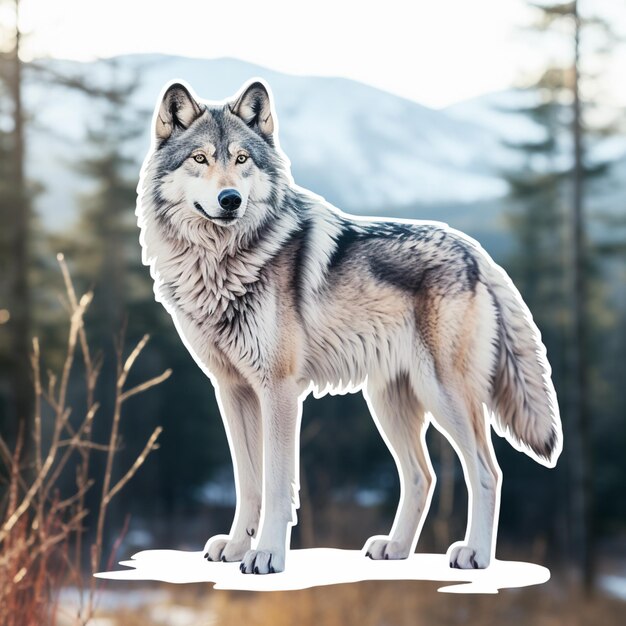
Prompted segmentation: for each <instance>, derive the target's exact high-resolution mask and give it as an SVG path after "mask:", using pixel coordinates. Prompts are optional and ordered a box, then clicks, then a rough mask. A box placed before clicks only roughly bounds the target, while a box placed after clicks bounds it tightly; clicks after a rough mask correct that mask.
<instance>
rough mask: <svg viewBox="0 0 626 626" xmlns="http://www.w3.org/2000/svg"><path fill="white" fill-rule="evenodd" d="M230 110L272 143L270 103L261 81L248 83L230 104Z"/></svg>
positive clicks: (272, 120) (272, 131)
mask: <svg viewBox="0 0 626 626" xmlns="http://www.w3.org/2000/svg"><path fill="white" fill-rule="evenodd" d="M230 110H231V111H232V112H233V113H234V114H235V115H237V116H238V117H240V118H241V119H242V120H243V121H244V122H245V123H246V124H247V125H248V126H249V127H250V128H251V129H252V130H254V131H255V132H256V133H258V134H259V135H261V137H263V139H265V140H266V141H267V142H268V143H270V144H272V145H273V144H274V139H273V133H274V118H273V117H272V103H271V99H270V94H269V93H268V91H267V87H266V86H265V85H264V84H263V83H261V82H258V81H256V82H254V83H252V84H251V85H248V87H246V88H245V89H244V90H243V92H242V94H241V95H240V96H239V97H238V98H237V100H236V101H235V102H234V103H233V104H231V105H230Z"/></svg>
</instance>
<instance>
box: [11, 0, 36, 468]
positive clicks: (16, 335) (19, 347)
mask: <svg viewBox="0 0 626 626" xmlns="http://www.w3.org/2000/svg"><path fill="white" fill-rule="evenodd" d="M19 5H20V3H19V0H15V45H14V48H13V50H12V51H11V53H10V65H9V72H10V75H9V77H8V87H9V93H10V97H11V99H12V101H13V112H12V113H13V131H12V142H11V143H12V158H13V168H12V174H13V181H12V183H13V194H12V208H13V210H12V212H11V224H12V226H13V238H12V241H11V243H10V249H11V264H12V270H13V271H12V284H11V295H10V297H11V310H10V314H11V320H10V323H11V325H12V328H11V338H12V345H11V352H12V353H11V360H12V378H13V384H12V387H13V389H12V391H13V394H12V395H13V415H12V416H11V418H12V419H11V421H12V424H10V426H9V431H10V436H11V435H12V436H13V437H15V436H16V435H17V432H18V430H19V429H20V425H21V428H23V433H24V437H25V440H24V447H23V450H24V453H23V454H24V456H25V457H27V456H28V454H29V450H30V439H31V436H32V431H33V429H32V421H33V418H32V411H33V399H32V397H33V392H32V384H31V373H30V359H29V355H30V351H31V345H30V331H31V319H30V297H29V284H28V268H29V246H28V242H29V222H30V201H29V197H28V192H27V189H26V178H25V174H24V161H25V138H24V110H23V105H22V63H21V61H20V57H19V52H20V30H19V24H18V17H19Z"/></svg>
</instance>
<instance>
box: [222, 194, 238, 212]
mask: <svg viewBox="0 0 626 626" xmlns="http://www.w3.org/2000/svg"><path fill="white" fill-rule="evenodd" d="M217 201H218V202H219V203H220V206H221V207H222V208H223V209H225V210H226V211H236V210H237V209H238V208H239V207H240V206H241V194H240V193H239V192H238V191H237V190H236V189H224V191H220V195H219V196H217Z"/></svg>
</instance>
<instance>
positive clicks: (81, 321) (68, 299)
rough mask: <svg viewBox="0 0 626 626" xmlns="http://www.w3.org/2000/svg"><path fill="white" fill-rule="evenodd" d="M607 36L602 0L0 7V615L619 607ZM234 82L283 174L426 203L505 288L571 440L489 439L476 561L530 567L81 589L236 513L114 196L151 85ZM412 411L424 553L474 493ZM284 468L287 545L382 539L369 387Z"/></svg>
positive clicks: (507, 617) (619, 98)
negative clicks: (501, 583) (430, 472)
mask: <svg viewBox="0 0 626 626" xmlns="http://www.w3.org/2000/svg"><path fill="white" fill-rule="evenodd" d="M625 36H626V3H625V2H624V1H623V0H617V1H615V0H611V1H609V0H606V1H603V0H595V1H593V2H592V1H591V0H579V1H578V2H576V1H575V2H566V3H551V2H540V3H536V2H530V3H527V2H525V1H524V0H498V1H496V0H475V1H474V2H472V3H463V2H461V1H455V0H441V1H440V2H438V3H436V4H435V3H425V2H424V3H416V5H415V6H414V7H412V8H411V9H409V8H407V7H406V6H405V5H404V4H402V3H401V2H396V1H388V2H386V3H385V5H384V7H383V6H377V7H376V8H367V9H366V8H365V7H364V6H360V5H357V4H355V3H352V2H346V3H342V4H341V5H338V3H332V2H326V1H322V2H317V3H315V5H313V4H312V3H311V4H310V5H301V4H300V3H286V2H278V1H276V2H265V3H262V5H257V4H255V3H253V2H248V1H247V0H241V1H240V2H238V3H237V5H236V7H234V6H233V5H232V3H223V6H222V5H221V4H219V3H216V2H192V1H190V0H179V1H178V2H176V3H175V5H174V4H171V3H165V2H164V3H154V2H152V3H149V2H135V3H128V2H126V3H124V2H121V1H118V0H114V1H112V2H108V3H106V4H105V3H96V2H93V3H85V2H83V3H80V2H76V1H73V0H58V1H57V2H44V0H21V1H20V0H0V52H1V56H0V215H1V219H2V221H1V228H0V263H1V270H0V435H1V437H2V440H1V441H0V478H1V479H2V482H0V507H1V508H0V524H1V526H0V587H2V588H3V589H4V592H3V593H4V595H3V596H2V602H0V606H1V607H2V608H0V622H1V623H4V624H7V625H8V624H16V625H17V624H19V625H21V626H23V625H24V624H55V623H58V624H76V623H83V624H85V623H89V624H96V623H97V624H98V625H100V626H102V625H103V624H106V625H107V626H109V625H110V626H114V625H116V624H125V625H131V626H132V625H133V624H174V625H181V626H183V625H187V624H189V625H192V624H193V625H203V624H214V623H219V624H222V623H224V624H231V623H232V624H238V623H240V622H241V621H244V620H245V621H246V622H248V623H251V624H269V623H272V624H292V623H294V622H296V620H297V621H299V622H300V623H301V624H302V625H303V626H305V625H307V624H331V625H333V624H372V625H380V626H382V625H383V624H416V623H418V624H430V623H437V624H456V623H474V622H476V623H479V622H480V623H484V624H492V623H493V624H499V623H502V622H504V621H506V622H508V623H533V624H540V625H541V624H561V623H563V624H565V623H567V624H577V623H580V624H586V623H590V622H591V621H592V620H603V621H602V623H606V624H613V623H615V624H617V623H623V622H620V620H623V613H624V609H625V608H626V497H625V496H626V493H625V487H624V485H625V484H626V454H625V450H626V422H625V419H624V417H625V415H626V391H625V389H626V375H625V371H626V368H625V366H624V363H625V359H626V263H625V261H626V81H624V69H625V67H626V45H625V43H624V42H625V39H624V37H625ZM255 76H260V77H262V78H264V79H265V80H267V81H268V82H269V84H270V86H271V88H272V90H273V93H274V97H275V101H276V110H277V114H278V121H279V136H280V142H281V145H282V148H283V149H284V151H285V152H286V153H287V155H288V156H289V158H290V160H291V163H292V171H293V175H294V178H295V180H296V182H297V183H298V184H299V185H301V186H303V187H306V188H309V189H311V190H313V191H314V192H315V193H317V194H320V195H322V196H324V197H325V198H326V199H327V200H328V201H329V202H331V203H332V204H334V205H336V206H338V207H340V208H341V209H343V210H344V211H348V212H352V213H356V214H363V215H379V216H388V217H391V216H394V217H408V218H419V219H428V220H440V221H444V222H447V223H449V224H450V225H451V226H453V227H455V228H457V229H460V230H462V231H464V232H466V233H468V234H469V235H471V236H473V237H475V238H477V239H478V240H479V241H480V243H481V244H482V245H483V247H484V248H485V249H486V250H487V251H488V252H489V253H490V254H491V255H492V256H493V257H494V259H495V260H496V261H497V262H498V263H500V264H501V265H502V266H503V267H505V268H506V270H507V271H508V272H509V274H510V275H511V277H512V278H513V280H514V282H515V283H516V285H517V287H518V288H519V290H520V291H521V293H522V295H523V296H524V299H525V300H526V302H527V304H528V306H529V308H530V310H531V311H532V313H533V315H534V318H535V321H536V322H537V324H538V326H539V328H540V330H541V332H542V335H543V339H544V342H545V344H546V346H547V349H548V357H549V360H550V363H551V365H552V369H553V377H554V381H555V385H556V388H557V392H558V397H559V403H560V407H561V414H562V419H563V426H564V433H565V440H564V441H565V443H564V449H563V454H562V456H561V458H560V460H559V463H558V465H557V467H556V468H555V469H552V470H548V469H546V468H543V467H541V466H539V465H537V464H536V463H534V462H533V461H532V460H530V459H529V458H528V457H526V456H524V455H522V454H519V453H517V452H516V451H514V450H513V449H512V448H511V447H510V446H509V445H508V444H507V443H506V442H504V441H503V440H501V439H500V438H498V437H497V436H494V446H495V449H496V453H497V456H498V458H499V462H500V465H501V467H502V471H503V474H504V483H503V489H502V512H501V515H500V526H499V533H498V549H497V556H498V557H499V558H501V559H521V560H532V561H535V562H538V563H541V564H544V565H547V566H548V567H550V568H551V570H552V579H551V580H550V582H549V583H547V584H545V585H543V586H541V587H538V588H530V589H522V590H517V591H503V592H501V593H500V594H499V595H498V596H494V597H486V596H483V597H480V596H477V597H456V596H455V597H453V598H450V597H448V596H444V595H443V594H437V593H436V588H437V585H436V584H430V583H419V582H413V583H389V582H385V583H382V582H381V583H374V582H372V583H359V584H353V585H341V586H337V587H332V588H319V589H315V590H307V591H302V592H291V593H274V594H265V595H260V594H257V595H254V594H251V593H229V592H223V591H214V590H213V589H212V588H210V586H188V587H185V588H172V587H169V586H166V585H156V584H154V585H148V584H145V585H140V584H128V583H127V584H123V585H116V584H113V583H108V584H107V585H106V587H98V588H93V585H92V582H91V576H90V574H91V571H92V570H95V571H97V570H99V569H103V568H104V567H105V566H107V564H108V565H111V564H114V563H115V562H116V561H117V560H120V559H123V558H128V557H129V556H130V555H131V554H132V553H134V552H136V551H138V550H141V549H145V548H177V549H189V550H200V549H201V548H202V547H203V545H204V542H205V541H206V539H207V538H208V537H209V536H211V535H213V534H215V533H223V532H227V531H228V529H229V527H230V523H231V520H232V514H233V510H234V502H235V499H234V496H235V494H234V484H233V475H232V468H231V461H230V455H229V451H228V446H227V441H226V436H225V432H224V429H223V426H222V422H221V419H220V416H219V413H218V410H217V405H216V402H215V398H214V394H213V390H212V387H211V384H210V383H209V381H208V380H207V379H206V378H205V377H204V375H203V374H202V372H201V371H200V370H199V369H198V367H197V366H196V365H195V363H194V362H193V360H192V359H191V357H190V356H189V354H188V353H187V351H186V350H185V348H184V346H183V345H182V343H181V341H180V339H179V337H178V335H177V333H176V331H175V329H174V326H173V324H172V322H171V319H170V318H169V316H168V315H167V314H166V312H165V311H164V309H163V308H162V307H161V306H160V305H158V304H156V303H155V302H154V299H153V292H152V281H151V279H150V276H149V272H148V270H147V268H145V267H143V266H142V264H141V249H140V246H139V243H138V229H137V227H136V221H135V215H134V207H135V197H136V194H135V188H136V184H137V180H138V174H139V167H140V165H141V161H142V159H143V157H144V156H145V154H146V152H147V149H148V147H149V141H150V119H151V115H152V110H153V107H154V105H155V102H156V98H157V96H158V94H159V91H160V89H161V88H162V86H163V85H164V84H165V83H166V82H167V81H170V80H172V79H175V78H178V79H184V80H186V81H188V82H189V83H190V84H191V85H192V86H193V88H194V89H195V91H196V92H197V93H198V94H199V95H200V96H201V97H203V98H206V99H211V100H219V99H223V98H226V97H229V96H231V95H233V94H234V93H235V92H236V91H237V90H238V89H239V88H240V86H241V85H242V84H243V83H244V82H245V81H247V80H249V79H250V78H252V77H255ZM58 253H63V255H64V256H63V259H62V260H61V262H59V261H58V259H57V254H58ZM62 270H64V271H66V275H65V278H64V275H63V272H62ZM68 276H71V281H72V283H71V284H72V285H73V288H74V289H75V290H76V298H75V299H74V298H73V297H72V291H71V288H70V289H69V291H68V284H70V283H69V282H68ZM84 293H92V294H93V301H92V302H89V301H88V300H89V298H90V297H91V296H87V297H86V298H85V299H83V300H81V299H80V297H81V295H82V294H84ZM71 320H73V325H70V321H71ZM146 333H148V334H149V335H150V340H149V342H148V343H147V344H146V345H145V347H144V346H143V344H142V345H141V346H140V348H142V350H141V354H139V355H138V357H137V359H136V360H135V361H134V363H133V364H132V371H127V370H126V369H125V368H124V366H123V361H124V359H126V357H127V356H128V355H129V354H130V353H131V351H132V348H133V346H135V345H136V344H137V342H139V341H140V340H141V338H142V337H143V336H144V334H146ZM33 337H38V338H39V341H38V343H35V344H33ZM68 337H69V339H68ZM72 342H73V343H72ZM122 345H123V346H125V347H124V348H122ZM68 353H69V357H68ZM33 355H35V358H33ZM120 360H121V361H120ZM120 362H121V365H120ZM127 365H129V364H128V363H127ZM33 368H34V369H33ZM129 368H130V365H129ZM129 368H128V369H129ZM170 369H171V375H169V377H168V374H169V370H170ZM120 377H122V378H123V380H121V378H120ZM155 377H156V378H155ZM144 381H146V387H151V388H150V389H147V390H146V392H145V394H143V395H141V396H140V397H136V398H135V397H133V398H132V399H131V397H130V396H133V395H134V392H133V394H130V395H129V396H128V397H124V398H121V394H123V390H124V389H131V390H132V389H135V390H138V388H137V387H133V385H142V384H143V382H144ZM120 382H121V384H120ZM38 384H40V385H41V388H39V389H38ZM126 400H128V401H126ZM122 404H123V405H124V406H123V410H122ZM161 428H162V429H163V430H162V432H161V430H160V429H161ZM430 431H431V432H429V434H428V440H429V448H430V450H431V456H432V458H433V464H434V467H435V470H436V473H437V475H438V483H437V491H436V492H435V497H434V500H433V504H432V507H431V511H430V515H429V517H428V520H427V521H426V525H425V527H424V531H423V535H422V538H421V539H420V543H419V545H418V550H419V551H422V552H433V551H435V552H444V551H445V550H446V549H447V547H448V545H449V544H450V543H451V542H453V541H456V540H458V539H462V537H463V535H464V530H465V523H466V503H467V495H466V488H465V485H464V482H463V476H462V472H461V467H460V464H459V462H458V460H457V458H456V456H455V455H454V452H453V450H452V449H451V448H450V446H449V445H448V444H447V443H446V442H445V440H444V439H443V438H442V437H441V436H440V435H439V433H437V432H436V431H435V432H432V431H434V429H432V428H431V429H430ZM301 463H302V467H301V484H302V492H301V501H302V506H301V509H300V511H299V515H298V518H299V522H298V526H297V527H295V528H294V532H293V539H292V547H295V548H302V547H313V546H329V547H341V548H350V549H360V548H361V547H362V545H363V543H364V542H365V540H366V539H367V538H368V537H369V536H370V535H372V534H382V533H386V532H388V530H389V528H390V525H391V523H392V520H393V514H394V512H395V508H396V504H397V499H398V495H399V483H398V479H397V475H396V471H395V466H394V463H393V460H392V458H391V455H390V454H389V452H388V451H387V449H386V448H385V446H384V443H383V442H382V440H381V439H380V437H379V435H378V433H377V431H376V428H375V426H374V424H373V422H372V420H371V419H370V417H369V415H368V412H367V409H366V406H365V403H364V401H363V399H362V398H361V397H360V395H354V396H339V397H326V398H324V399H321V400H317V401H314V400H308V401H307V402H306V404H305V411H304V418H303V425H302V442H301ZM118 487H119V488H118ZM111 491H113V493H111ZM113 496H114V498H113ZM94 546H95V548H94ZM87 597H89V598H90V599H89V600H87V599H86V598H87ZM94 598H95V600H94ZM27 615H28V618H27V617H26V616H27Z"/></svg>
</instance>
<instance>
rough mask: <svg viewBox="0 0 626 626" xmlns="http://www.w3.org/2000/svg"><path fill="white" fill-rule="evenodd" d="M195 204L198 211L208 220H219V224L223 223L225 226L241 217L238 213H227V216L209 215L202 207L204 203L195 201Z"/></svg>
mask: <svg viewBox="0 0 626 626" xmlns="http://www.w3.org/2000/svg"><path fill="white" fill-rule="evenodd" d="M193 206H194V208H195V209H196V210H197V211H198V213H200V214H202V215H203V216H204V217H206V218H207V219H208V220H211V221H212V222H218V223H219V224H223V225H224V226H227V225H228V224H232V223H233V222H235V221H236V220H237V218H238V217H239V216H237V215H225V216H218V215H209V214H208V213H207V212H206V211H205V210H204V209H203V208H202V205H201V204H200V203H199V202H194V203H193Z"/></svg>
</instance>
